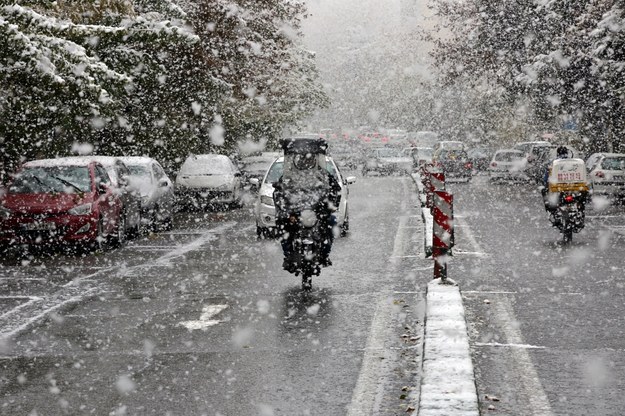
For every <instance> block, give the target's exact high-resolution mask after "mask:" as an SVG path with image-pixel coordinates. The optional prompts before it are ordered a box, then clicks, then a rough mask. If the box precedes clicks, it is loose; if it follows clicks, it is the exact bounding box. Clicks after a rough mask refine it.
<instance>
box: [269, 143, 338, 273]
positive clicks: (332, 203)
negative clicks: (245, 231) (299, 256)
mask: <svg viewBox="0 0 625 416" xmlns="http://www.w3.org/2000/svg"><path fill="white" fill-rule="evenodd" d="M282 147H283V149H284V153H285V157H284V169H283V174H282V176H281V177H280V179H279V180H278V182H276V183H274V184H273V186H274V193H273V199H274V202H275V207H276V228H277V230H278V233H279V237H280V243H281V245H282V251H283V253H284V263H283V265H282V266H283V268H284V269H285V270H289V269H290V267H291V264H290V261H289V259H290V254H291V250H292V247H293V237H294V235H295V231H296V230H297V227H298V226H299V225H298V222H297V221H296V220H295V218H293V217H290V216H289V213H290V212H291V211H292V208H294V207H298V206H303V205H311V206H312V205H314V206H316V207H317V209H316V214H317V217H318V218H319V220H320V221H324V222H325V224H324V226H323V227H322V230H323V231H324V233H325V235H324V236H323V237H324V243H323V246H322V252H321V260H320V264H321V265H322V266H330V265H332V262H331V261H330V258H329V255H330V251H331V250H332V242H333V240H334V232H333V229H334V228H335V226H336V217H335V215H334V212H336V211H337V210H338V207H339V202H340V195H341V187H340V185H339V183H338V181H337V180H336V178H335V177H334V176H333V175H332V174H330V172H329V171H328V170H327V169H326V150H327V143H326V142H325V140H323V139H307V138H306V139H303V138H302V139H285V140H283V141H282Z"/></svg>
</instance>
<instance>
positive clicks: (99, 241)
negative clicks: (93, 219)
mask: <svg viewBox="0 0 625 416" xmlns="http://www.w3.org/2000/svg"><path fill="white" fill-rule="evenodd" d="M90 248H91V251H94V252H98V253H99V252H101V251H104V249H105V248H106V236H105V235H104V220H103V219H102V217H98V223H97V224H96V235H95V239H94V240H93V241H92V242H91V244H90Z"/></svg>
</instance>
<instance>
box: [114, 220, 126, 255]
mask: <svg viewBox="0 0 625 416" xmlns="http://www.w3.org/2000/svg"><path fill="white" fill-rule="evenodd" d="M112 237H113V245H115V247H122V246H123V245H124V244H126V213H125V212H122V213H120V215H119V219H118V220H117V225H116V226H115V233H114V235H113V236H112Z"/></svg>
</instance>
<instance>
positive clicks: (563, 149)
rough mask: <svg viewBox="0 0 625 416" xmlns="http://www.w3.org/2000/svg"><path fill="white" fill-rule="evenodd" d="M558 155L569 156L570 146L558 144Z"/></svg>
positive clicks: (561, 156) (560, 156)
mask: <svg viewBox="0 0 625 416" xmlns="http://www.w3.org/2000/svg"><path fill="white" fill-rule="evenodd" d="M556 155H557V157H559V158H568V157H569V148H568V147H566V146H558V148H557V149H556Z"/></svg>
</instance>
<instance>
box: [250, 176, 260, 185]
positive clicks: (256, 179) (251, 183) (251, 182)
mask: <svg viewBox="0 0 625 416" xmlns="http://www.w3.org/2000/svg"><path fill="white" fill-rule="evenodd" d="M249 182H250V185H253V186H258V185H260V181H259V180H258V178H250V180H249Z"/></svg>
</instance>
